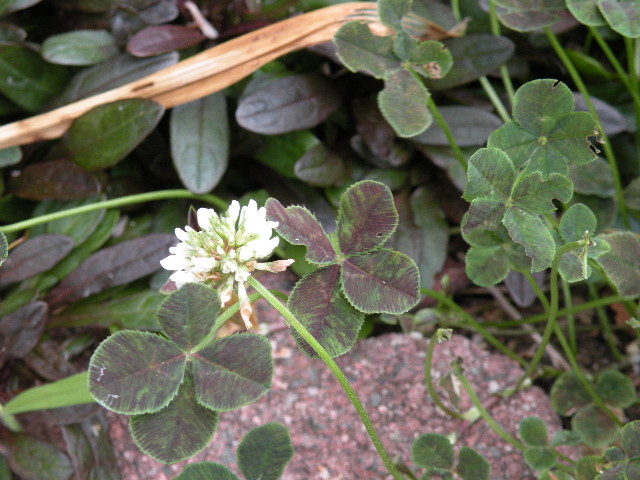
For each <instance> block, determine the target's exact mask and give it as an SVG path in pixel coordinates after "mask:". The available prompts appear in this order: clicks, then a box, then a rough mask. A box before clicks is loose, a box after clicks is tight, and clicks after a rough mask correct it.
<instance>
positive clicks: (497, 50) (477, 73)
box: [426, 34, 515, 90]
mask: <svg viewBox="0 0 640 480" xmlns="http://www.w3.org/2000/svg"><path fill="white" fill-rule="evenodd" d="M444 44H445V46H446V47H447V48H448V49H449V52H450V53H451V56H452V58H453V59H454V62H453V66H452V67H451V70H449V73H447V75H446V76H445V77H444V78H442V79H439V80H437V79H431V80H427V82H426V84H427V86H428V87H429V88H430V89H431V90H446V89H449V88H453V87H457V86H460V85H464V84H465V83H469V82H473V81H474V80H477V79H478V78H480V77H482V76H483V75H486V74H488V73H489V72H491V71H493V70H496V69H497V68H499V67H500V66H501V65H504V64H505V63H506V61H507V60H509V58H511V55H513V52H514V50H515V46H514V45H513V42H512V41H511V40H509V39H508V38H507V37H501V36H494V35H489V34H470V35H465V36H464V37H460V38H452V39H449V40H445V41H444Z"/></svg>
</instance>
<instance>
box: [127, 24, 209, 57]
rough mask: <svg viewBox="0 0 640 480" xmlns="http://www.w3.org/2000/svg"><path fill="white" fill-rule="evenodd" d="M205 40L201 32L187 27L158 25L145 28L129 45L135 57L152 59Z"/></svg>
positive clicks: (129, 49) (128, 49) (129, 50)
mask: <svg viewBox="0 0 640 480" xmlns="http://www.w3.org/2000/svg"><path fill="white" fill-rule="evenodd" d="M204 39H205V36H204V35H202V33H201V32H200V30H198V29H197V28H195V27H190V26H186V25H157V26H151V27H147V28H144V29H142V30H140V31H139V32H138V33H136V34H135V35H134V36H133V37H132V38H131V39H130V40H129V43H127V52H129V53H130V54H131V55H133V56H134V57H152V56H154V55H159V54H161V53H167V52H172V51H174V50H180V49H183V48H188V47H193V46H194V45H197V44H199V43H200V42H202V41H203V40H204Z"/></svg>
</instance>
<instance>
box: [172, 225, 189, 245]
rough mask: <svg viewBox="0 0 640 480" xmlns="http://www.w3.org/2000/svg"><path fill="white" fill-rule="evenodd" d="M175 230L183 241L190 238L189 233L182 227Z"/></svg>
mask: <svg viewBox="0 0 640 480" xmlns="http://www.w3.org/2000/svg"><path fill="white" fill-rule="evenodd" d="M175 232H176V237H178V240H180V241H181V242H185V241H186V240H187V239H188V238H189V235H188V234H187V232H185V231H184V230H182V229H181V228H176V230H175Z"/></svg>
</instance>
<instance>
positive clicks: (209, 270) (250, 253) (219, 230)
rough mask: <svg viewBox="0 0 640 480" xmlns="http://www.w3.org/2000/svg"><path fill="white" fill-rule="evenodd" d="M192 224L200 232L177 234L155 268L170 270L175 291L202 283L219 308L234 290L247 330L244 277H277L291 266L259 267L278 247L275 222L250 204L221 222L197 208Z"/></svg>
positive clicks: (234, 206)
mask: <svg viewBox="0 0 640 480" xmlns="http://www.w3.org/2000/svg"><path fill="white" fill-rule="evenodd" d="M196 218H197V221H198V227H199V228H200V229H199V230H194V229H193V228H191V227H189V226H186V227H185V228H184V230H182V229H180V228H176V237H178V240H180V243H178V245H176V246H175V247H171V248H170V249H169V253H171V255H169V256H168V257H167V258H165V259H163V260H161V261H160V264H161V265H162V267H163V268H165V269H167V270H175V272H174V273H173V274H171V276H170V277H169V279H170V280H171V281H173V282H174V283H175V284H176V286H177V287H178V288H180V287H181V286H182V285H184V284H185V283H189V282H203V283H206V284H208V285H211V286H212V287H214V288H215V289H217V290H218V292H219V294H220V300H221V302H222V306H224V305H225V304H226V303H227V302H228V301H229V300H230V299H231V294H232V292H233V290H234V289H235V290H236V292H237V294H238V299H239V302H240V315H241V316H242V319H243V320H244V323H245V325H246V327H247V329H249V328H251V322H250V316H251V311H252V310H251V304H250V303H249V299H248V297H247V291H246V289H245V286H244V283H245V282H246V281H247V280H248V279H249V275H251V273H252V272H253V271H254V270H267V271H270V272H281V271H283V270H285V269H286V268H287V267H288V266H289V265H291V264H292V263H293V260H278V261H275V262H266V263H259V262H258V260H260V259H263V258H266V257H269V256H270V255H271V254H272V253H273V250H274V249H275V248H276V247H277V246H278V242H279V238H278V237H273V238H271V236H272V234H273V229H274V228H275V227H277V226H278V222H272V221H268V220H267V211H266V209H265V208H264V207H261V208H258V205H257V204H256V202H255V201H254V200H250V201H249V204H248V205H247V206H246V207H242V209H240V204H239V203H238V202H237V201H235V200H234V201H233V202H231V205H230V206H229V210H228V211H227V213H226V215H220V216H219V215H218V214H217V213H216V212H215V211H214V210H213V209H211V208H199V209H198V211H197V213H196Z"/></svg>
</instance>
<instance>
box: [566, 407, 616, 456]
mask: <svg viewBox="0 0 640 480" xmlns="http://www.w3.org/2000/svg"><path fill="white" fill-rule="evenodd" d="M571 428H572V429H573V430H574V431H576V432H578V433H579V434H580V435H581V436H582V441H583V442H584V443H585V445H587V446H589V447H591V448H598V449H599V448H604V447H607V446H608V445H611V443H613V441H614V440H615V439H616V437H617V435H618V427H617V425H616V424H615V423H613V421H612V420H611V419H610V418H609V417H608V416H607V414H606V413H604V412H603V411H602V410H600V408H599V407H598V406H596V405H590V406H588V407H585V408H582V409H581V410H579V411H578V412H577V413H576V414H575V415H574V416H573V417H572V418H571Z"/></svg>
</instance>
